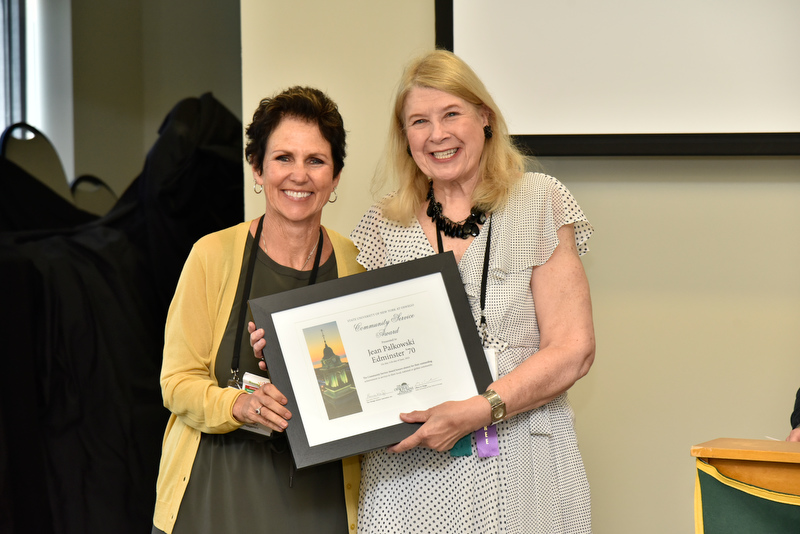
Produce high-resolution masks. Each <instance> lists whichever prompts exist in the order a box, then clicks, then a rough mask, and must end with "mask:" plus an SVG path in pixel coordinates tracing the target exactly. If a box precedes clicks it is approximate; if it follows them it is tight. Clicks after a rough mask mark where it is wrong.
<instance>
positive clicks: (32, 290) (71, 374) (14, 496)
mask: <svg viewBox="0 0 800 534" xmlns="http://www.w3.org/2000/svg"><path fill="white" fill-rule="evenodd" d="M111 157H113V156H111ZM0 171H1V172H0V175H2V176H3V180H2V182H3V183H2V184H0V186H1V187H2V188H3V192H2V193H0V298H2V306H0V328H1V329H2V334H0V339H1V340H2V341H0V342H2V343H3V348H2V350H1V351H0V354H2V355H3V360H2V361H3V374H4V376H5V377H6V379H5V380H4V385H3V387H2V388H0V392H2V393H0V532H4V533H6V532H7V533H17V532H41V533H45V534H47V533H62V532H63V533H77V532H80V533H94V532H97V533H101V532H102V533H105V532H117V533H131V534H135V533H136V534H141V533H144V532H150V529H151V527H152V514H153V507H154V503H155V486H156V476H157V474H158V463H159V459H160V456H161V440H162V437H163V433H164V427H165V424H166V421H167V419H168V416H169V413H168V412H167V410H166V409H165V408H164V407H163V401H162V398H161V389H160V384H159V374H160V369H161V354H162V349H163V332H164V322H165V318H166V313H167V308H168V306H169V302H170V301H171V299H172V294H173V292H174V289H175V285H176V284H177V280H178V276H179V275H180V271H181V268H182V266H183V263H184V261H185V260H186V257H187V255H188V253H189V250H190V248H191V246H192V244H193V243H194V242H195V241H196V240H197V239H199V238H200V237H201V236H203V235H205V234H208V233H210V232H213V231H216V230H219V229H222V228H225V227H228V226H232V225H233V224H236V223H238V222H241V221H242V219H243V215H244V214H243V154H242V125H241V122H240V121H239V120H238V119H237V118H236V117H235V116H234V115H233V114H231V113H230V111H228V110H227V109H225V108H224V107H223V106H222V105H221V104H220V103H219V102H218V101H217V100H215V99H214V97H213V96H212V95H211V94H206V95H203V96H202V97H200V98H189V99H186V100H183V101H181V102H179V103H178V104H177V105H176V106H175V107H174V108H173V109H172V111H171V112H170V113H169V115H168V116H167V117H166V119H165V120H164V123H163V124H162V126H161V128H160V129H159V138H158V140H157V141H156V143H155V144H154V145H153V147H152V148H151V150H150V151H149V153H148V154H147V157H146V159H145V163H144V169H143V171H142V173H141V174H140V175H139V176H138V177H137V178H136V179H135V180H134V181H133V183H132V185H131V186H130V187H129V188H128V190H127V191H126V192H125V193H124V194H123V196H122V197H121V198H120V200H119V201H118V202H117V203H116V205H115V206H114V207H113V208H112V210H111V211H110V212H109V213H108V214H107V215H105V216H103V217H96V216H94V215H91V214H87V213H86V212H82V211H80V210H78V209H76V208H75V207H74V206H72V205H71V204H70V203H69V202H67V201H66V200H64V199H62V198H61V197H59V196H58V195H57V194H55V193H52V192H51V191H50V190H49V189H47V188H46V187H44V186H42V184H40V183H39V182H38V181H37V180H36V179H35V178H33V177H32V176H30V175H27V173H25V171H23V170H22V169H20V168H19V167H17V166H16V165H14V164H13V163H11V162H9V161H6V160H2V161H0ZM12 177H13V178H12Z"/></svg>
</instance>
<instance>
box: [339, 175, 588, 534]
mask: <svg viewBox="0 0 800 534" xmlns="http://www.w3.org/2000/svg"><path fill="white" fill-rule="evenodd" d="M489 224H490V225H491V226H492V230H491V231H492V250H491V258H490V262H489V281H488V288H487V297H486V320H487V322H488V326H489V332H490V341H491V344H492V346H493V347H494V348H495V349H497V350H498V351H499V358H498V359H499V371H500V375H501V376H502V375H504V374H507V373H508V372H510V371H511V370H512V369H514V368H515V367H516V366H517V365H519V364H520V363H521V362H522V361H524V360H525V359H526V358H528V357H535V356H533V355H534V354H535V353H536V351H537V350H538V349H539V328H538V325H537V322H536V311H535V308H534V303H533V298H532V295H531V290H530V279H531V272H532V268H533V267H534V266H536V265H541V264H543V263H545V262H546V261H547V260H548V258H549V257H550V255H551V254H552V253H553V250H555V248H556V246H557V245H558V237H557V235H556V232H557V230H558V229H559V228H560V227H561V226H562V225H564V224H573V225H574V228H575V240H576V244H577V246H578V252H579V253H580V254H584V253H585V252H587V251H588V248H587V246H586V242H587V240H588V239H589V237H590V236H591V234H592V226H591V225H590V224H589V223H588V221H586V217H585V216H584V215H583V212H582V211H581V209H580V207H579V206H578V204H577V202H576V201H575V199H574V198H573V197H572V195H571V194H570V192H569V191H568V190H567V188H566V187H564V185H562V184H561V183H560V182H559V181H558V180H556V179H555V178H553V177H550V176H547V175H544V174H534V173H528V174H526V175H525V176H524V178H523V179H522V180H521V182H520V183H519V184H518V185H517V186H516V187H515V189H514V191H513V192H512V194H511V195H510V198H509V201H508V202H507V204H506V206H505V207H504V208H503V209H502V210H501V211H498V212H496V213H494V214H493V215H492V216H491V218H490V221H489ZM486 229H487V228H486V226H485V227H484V230H483V231H481V233H480V235H478V237H476V238H475V240H474V241H473V242H472V243H471V244H470V246H469V248H468V249H467V251H466V252H465V253H464V256H463V257H462V259H461V262H460V264H459V270H460V271H461V277H462V279H463V280H464V286H465V289H466V292H467V295H468V297H469V301H470V304H471V306H472V312H473V316H474V318H475V322H476V325H477V324H478V321H479V318H480V284H481V272H482V268H483V257H484V250H485V247H486V234H487V232H486ZM350 237H351V238H352V239H353V241H354V242H355V244H356V246H357V247H358V248H359V250H360V254H359V256H358V260H359V262H361V263H362V264H363V265H364V266H365V267H366V268H367V269H377V268H379V267H383V266H384V265H392V264H396V263H401V262H405V261H409V260H414V259H417V258H421V257H425V256H429V255H431V254H434V253H435V251H434V249H433V247H432V246H431V244H430V243H429V242H428V240H427V238H426V237H425V234H424V233H423V231H422V227H421V226H420V225H419V222H417V221H416V220H414V221H412V223H411V224H410V225H409V226H401V225H399V224H397V223H394V222H392V221H387V220H385V219H384V218H383V217H382V214H381V208H380V205H376V206H373V207H372V208H371V209H370V210H369V211H368V212H367V213H366V214H365V215H364V217H363V218H362V220H361V222H360V223H359V225H358V226H357V227H356V229H355V230H353V233H352V234H351V236H350ZM498 439H499V446H500V455H499V456H497V457H492V458H479V457H478V456H477V452H476V449H475V440H474V438H472V449H473V452H472V454H471V455H470V456H463V457H452V456H450V454H449V453H448V452H443V453H441V452H437V451H433V450H430V449H412V450H410V451H408V452H405V453H402V454H387V453H386V452H385V451H384V450H379V451H375V452H372V453H369V454H367V455H366V456H365V458H364V463H363V466H362V468H363V469H362V480H361V499H360V503H359V514H358V515H359V526H358V530H359V532H364V533H381V534H387V533H423V532H436V533H439V532H454V533H475V534H477V533H481V534H484V533H543V534H560V533H564V534H566V533H569V534H572V533H588V532H591V513H590V499H589V485H588V482H587V480H586V474H585V471H584V468H583V461H582V460H581V456H580V453H579V451H578V446H577V439H576V436H575V431H574V428H573V416H572V410H571V408H570V406H569V403H568V401H567V395H566V393H565V394H563V395H561V396H560V397H558V398H556V399H555V400H553V401H551V402H550V403H548V404H546V405H545V406H542V407H540V408H538V409H536V410H533V411H530V412H527V413H523V414H519V415H517V416H514V417H512V418H510V419H509V420H507V421H503V422H501V423H500V424H499V425H498Z"/></svg>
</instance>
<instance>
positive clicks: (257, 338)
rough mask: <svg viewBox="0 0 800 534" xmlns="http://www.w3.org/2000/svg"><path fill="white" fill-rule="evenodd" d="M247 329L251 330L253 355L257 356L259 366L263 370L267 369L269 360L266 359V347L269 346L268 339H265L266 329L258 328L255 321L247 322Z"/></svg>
mask: <svg viewBox="0 0 800 534" xmlns="http://www.w3.org/2000/svg"><path fill="white" fill-rule="evenodd" d="M247 331H248V332H250V346H251V347H253V356H255V357H256V359H257V360H259V362H258V368H259V369H261V370H262V371H266V370H267V362H265V361H264V352H263V351H264V347H266V346H267V341H266V340H265V339H264V329H263V328H258V329H256V324H255V323H254V322H253V321H250V322H249V323H247Z"/></svg>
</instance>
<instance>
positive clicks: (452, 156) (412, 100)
mask: <svg viewBox="0 0 800 534" xmlns="http://www.w3.org/2000/svg"><path fill="white" fill-rule="evenodd" d="M403 116H404V127H405V131H406V137H407V139H408V146H409V148H410V149H411V155H412V156H413V158H414V161H415V162H416V163H417V166H418V167H419V168H420V170H421V171H422V172H423V173H425V175H426V176H429V177H430V178H431V179H433V180H434V181H440V182H453V181H455V182H459V183H462V184H465V183H467V182H470V181H473V180H477V178H478V168H479V165H480V160H481V154H482V153H483V145H484V143H485V141H486V139H485V137H484V133H483V127H484V126H485V125H487V124H489V120H488V113H487V112H486V111H485V110H482V109H479V108H477V107H476V106H474V105H473V104H470V103H469V102H467V101H466V100H463V99H462V98H459V97H457V96H455V95H452V94H450V93H445V92H444V91H439V90H438V89H430V88H426V87H414V88H413V89H411V91H409V93H408V96H407V97H406V101H405V105H404V107H403Z"/></svg>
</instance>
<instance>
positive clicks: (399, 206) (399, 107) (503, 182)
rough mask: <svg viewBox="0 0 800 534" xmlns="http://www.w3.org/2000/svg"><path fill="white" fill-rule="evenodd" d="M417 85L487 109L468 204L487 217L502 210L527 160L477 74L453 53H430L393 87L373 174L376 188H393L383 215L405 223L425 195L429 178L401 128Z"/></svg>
mask: <svg viewBox="0 0 800 534" xmlns="http://www.w3.org/2000/svg"><path fill="white" fill-rule="evenodd" d="M415 87H424V88H429V89H437V90H439V91H444V92H445V93H449V94H451V95H455V96H457V97H459V98H461V99H462V100H465V101H466V102H469V103H470V104H472V105H474V106H475V107H476V108H477V109H478V110H482V109H483V110H486V112H487V113H488V120H489V125H490V126H491V127H492V132H493V135H492V138H491V139H489V140H487V142H486V144H485V145H484V149H483V154H482V156H481V162H480V167H479V170H478V172H479V176H480V181H479V183H478V186H477V187H476V188H475V191H474V192H473V194H472V197H473V198H472V203H473V205H474V206H477V207H479V208H480V209H482V210H484V211H485V212H487V213H488V212H492V211H496V210H497V209H499V208H500V207H502V205H503V204H504V203H505V200H506V198H507V196H508V192H509V190H510V188H511V186H513V185H514V184H515V183H516V182H517V181H518V180H519V179H520V178H521V177H522V173H523V172H524V167H525V159H526V158H525V156H523V155H522V153H521V152H520V150H519V149H518V148H517V147H516V146H515V145H514V142H513V140H512V139H511V137H510V136H509V134H508V127H507V126H506V121H505V119H503V115H502V114H501V113H500V110H499V109H498V108H497V104H495V102H494V100H493V99H492V96H491V95H490V94H489V91H487V90H486V87H485V86H484V85H483V82H481V80H480V78H478V76H477V75H476V74H475V72H474V71H473V70H472V69H471V68H470V67H469V65H467V64H466V63H465V62H464V61H463V60H462V59H460V58H459V57H458V56H456V55H455V54H453V53H452V52H449V51H447V50H434V51H431V52H428V53H426V54H424V55H422V56H420V57H418V58H417V59H415V60H413V61H412V62H411V63H410V64H409V65H408V66H407V67H406V69H405V71H404V72H403V76H402V78H401V79H400V83H399V84H398V87H397V94H396V96H395V102H394V113H393V116H392V118H391V125H390V131H389V137H388V140H387V146H386V150H385V152H386V153H385V157H384V158H383V161H382V162H381V166H380V167H379V169H378V172H377V174H376V176H375V180H376V187H375V189H376V190H377V189H378V188H379V187H381V186H382V185H383V183H385V182H386V181H393V182H394V185H395V186H396V191H395V193H394V194H393V195H392V196H391V197H389V198H388V199H387V201H386V202H385V204H384V207H383V211H384V215H385V216H386V217H387V218H389V219H392V220H396V221H399V222H400V223H402V224H405V225H407V224H408V223H409V222H410V220H411V218H412V217H413V215H414V214H415V213H416V211H417V209H419V207H420V206H421V205H422V203H423V202H424V201H425V198H426V196H427V194H428V188H429V180H428V177H427V176H425V174H424V173H423V172H422V171H421V170H420V169H419V167H417V164H416V163H415V162H414V159H413V158H412V157H410V156H409V155H408V152H407V147H408V141H407V139H406V133H405V128H404V126H405V125H404V117H403V108H404V106H405V102H406V98H407V97H408V94H409V92H410V91H411V90H412V89H414V88H415Z"/></svg>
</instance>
